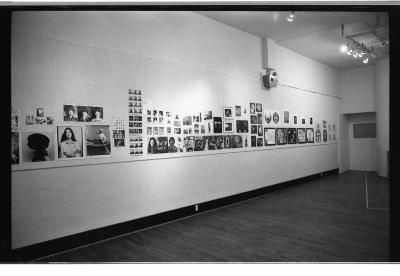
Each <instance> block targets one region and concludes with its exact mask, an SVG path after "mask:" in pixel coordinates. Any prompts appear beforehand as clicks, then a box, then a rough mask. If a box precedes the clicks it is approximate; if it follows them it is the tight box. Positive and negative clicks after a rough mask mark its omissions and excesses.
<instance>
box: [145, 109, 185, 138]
mask: <svg viewBox="0 0 400 276" xmlns="http://www.w3.org/2000/svg"><path fill="white" fill-rule="evenodd" d="M172 117H173V115H172V113H171V112H170V111H164V110H157V109H153V110H150V109H148V110H147V135H171V134H176V135H179V134H181V133H182V130H181V121H180V118H179V116H178V115H175V117H174V118H172ZM172 129H173V133H172Z"/></svg>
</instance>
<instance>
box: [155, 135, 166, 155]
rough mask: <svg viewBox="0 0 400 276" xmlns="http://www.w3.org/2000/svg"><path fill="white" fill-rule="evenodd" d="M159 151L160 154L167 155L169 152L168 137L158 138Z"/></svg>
mask: <svg viewBox="0 0 400 276" xmlns="http://www.w3.org/2000/svg"><path fill="white" fill-rule="evenodd" d="M157 143H158V145H157V147H158V149H157V151H158V153H167V152H168V137H158V138H157Z"/></svg>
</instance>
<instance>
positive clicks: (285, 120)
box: [283, 110, 290, 124]
mask: <svg viewBox="0 0 400 276" xmlns="http://www.w3.org/2000/svg"><path fill="white" fill-rule="evenodd" d="M289 118H290V117H289V111H288V110H285V111H283V123H284V124H288V123H289Z"/></svg>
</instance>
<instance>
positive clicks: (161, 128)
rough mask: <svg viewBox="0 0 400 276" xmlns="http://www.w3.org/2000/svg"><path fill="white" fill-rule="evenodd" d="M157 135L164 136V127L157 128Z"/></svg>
mask: <svg viewBox="0 0 400 276" xmlns="http://www.w3.org/2000/svg"><path fill="white" fill-rule="evenodd" d="M158 135H164V127H159V128H158Z"/></svg>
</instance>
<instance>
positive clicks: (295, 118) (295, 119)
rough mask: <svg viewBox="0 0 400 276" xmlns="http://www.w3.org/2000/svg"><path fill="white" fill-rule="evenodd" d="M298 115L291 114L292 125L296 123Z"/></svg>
mask: <svg viewBox="0 0 400 276" xmlns="http://www.w3.org/2000/svg"><path fill="white" fill-rule="evenodd" d="M298 117H299V116H297V115H293V124H294V125H297V118H298Z"/></svg>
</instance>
